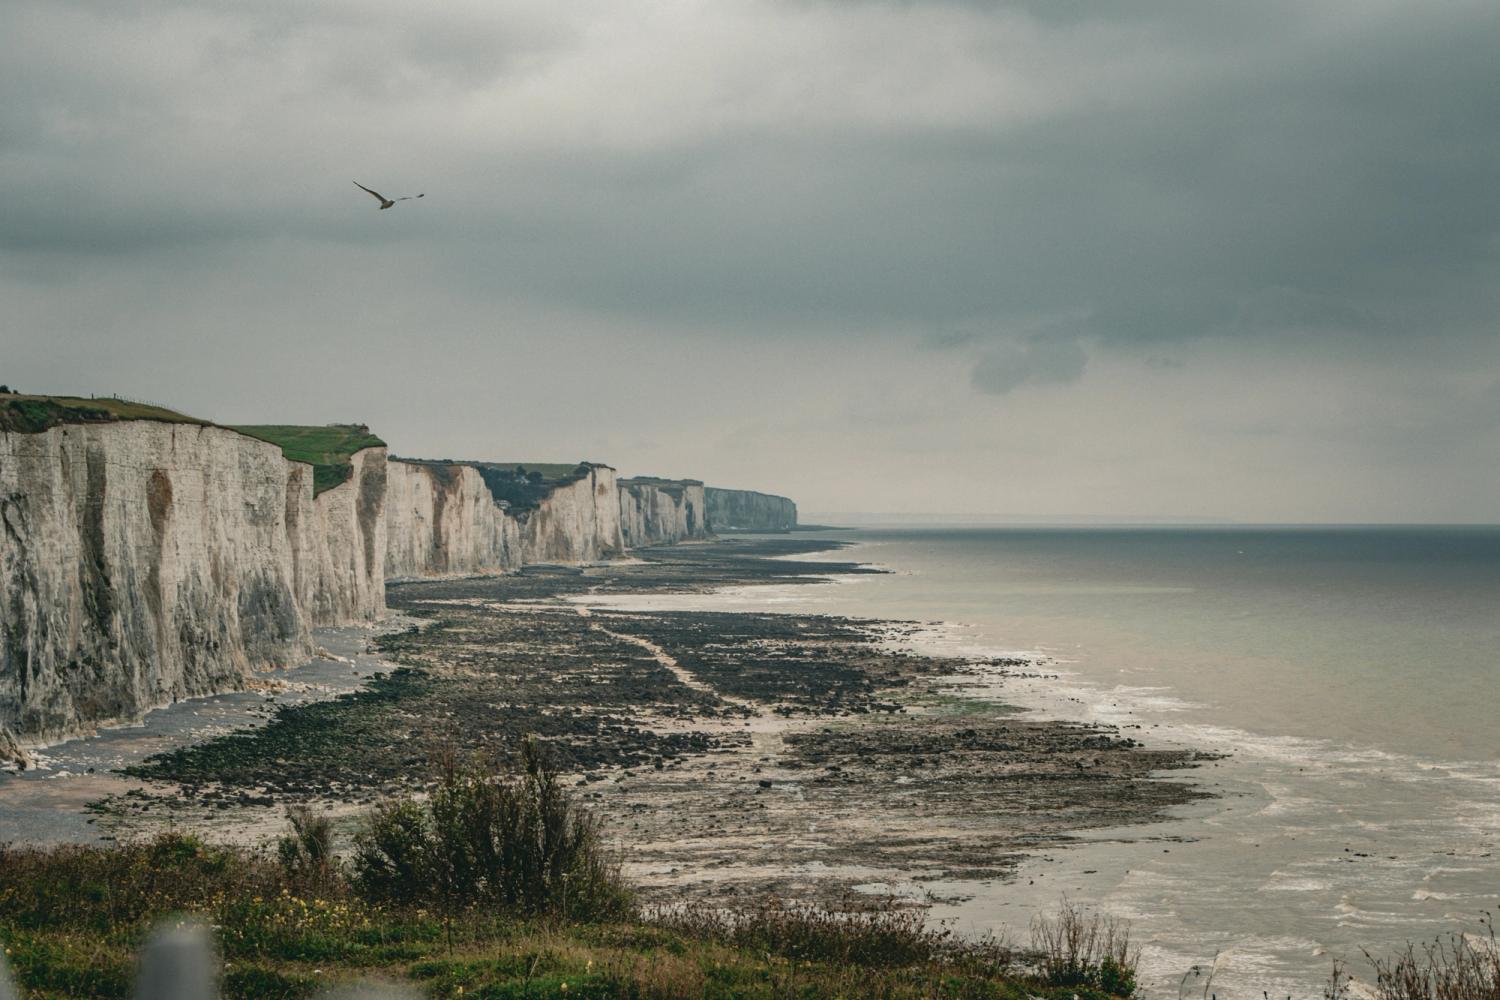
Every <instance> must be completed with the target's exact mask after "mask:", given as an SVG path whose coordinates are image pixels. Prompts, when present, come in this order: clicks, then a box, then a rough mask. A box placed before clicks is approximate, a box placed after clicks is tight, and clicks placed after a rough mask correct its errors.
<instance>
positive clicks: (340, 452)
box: [229, 424, 385, 495]
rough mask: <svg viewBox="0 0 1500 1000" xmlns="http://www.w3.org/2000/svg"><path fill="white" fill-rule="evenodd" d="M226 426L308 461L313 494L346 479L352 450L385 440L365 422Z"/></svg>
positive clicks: (379, 445)
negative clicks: (319, 424)
mask: <svg viewBox="0 0 1500 1000" xmlns="http://www.w3.org/2000/svg"><path fill="white" fill-rule="evenodd" d="M229 429H230V430H233V431H239V432H240V433H241V434H246V435H249V436H250V437H253V438H258V439H259V440H261V441H267V442H269V443H271V444H274V445H276V446H277V447H279V448H280V449H281V453H282V454H283V455H285V456H286V457H287V458H289V459H291V460H292V461H293V462H306V463H307V464H308V465H311V466H312V467H313V494H314V495H317V494H319V493H322V492H323V491H324V490H328V489H332V488H333V487H335V486H337V485H339V484H340V483H343V482H347V481H348V479H349V477H350V476H351V475H353V473H354V466H353V464H352V463H351V462H350V461H349V459H350V457H351V456H352V455H353V454H354V453H355V452H357V451H361V450H363V449H365V448H383V447H385V442H384V441H382V440H380V438H378V437H376V436H375V435H374V434H371V433H370V428H368V427H366V426H365V425H364V424H328V425H326V426H322V427H304V426H298V425H296V424H242V425H239V426H236V427H231V428H229Z"/></svg>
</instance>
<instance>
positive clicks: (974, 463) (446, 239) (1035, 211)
mask: <svg viewBox="0 0 1500 1000" xmlns="http://www.w3.org/2000/svg"><path fill="white" fill-rule="evenodd" d="M0 2H3V11H4V13H3V20H4V25H5V27H4V31H3V32H0V93H3V94H4V95H5V99H4V100H3V101H0V381H3V382H10V383H13V384H16V385H18V386H19V387H21V388H23V389H27V390H32V391H78V392H85V393H87V392H91V391H92V392H118V393H123V394H127V395H131V396H136V397H143V398H149V399H157V400H162V401H164V402H168V403H171V404H175V405H177V406H179V407H181V408H183V409H186V410H188V411H190V412H193V413H195V414H199V415H203V416H207V417H210V418H213V419H217V420H221V421H224V422H235V421H252V420H255V421H269V420H273V419H275V420H289V421H290V420H300V421H309V422H323V421H329V420H348V419H358V420H364V421H367V422H368V423H370V424H371V426H372V427H374V428H375V429H376V430H377V431H379V432H380V433H381V434H382V435H384V436H385V437H386V438H387V440H389V441H390V442H391V444H392V446H393V448H394V449H395V450H396V451H398V452H400V453H404V454H418V455H427V456H450V457H461V456H465V457H487V458H499V459H510V458H517V459H524V460H554V459H555V460H567V459H572V458H585V457H586V458H593V459H601V460H607V461H609V462H611V463H612V464H614V465H616V466H618V467H619V468H620V469H621V470H622V471H625V472H628V473H653V474H663V475H696V476H701V477H703V478H706V479H708V480H709V481H710V482H715V483H719V484H722V485H730V486H749V487H755V488H763V489H768V490H772V491H775V492H783V493H787V494H788V495H791V496H793V497H794V498H796V499H797V500H798V501H799V502H800V503H801V504H802V506H803V507H804V508H805V509H810V510H818V509H824V510H830V509H832V510H880V511H932V512H988V513H1013V514H1023V515H1067V516H1071V515H1078V514H1103V515H1113V516H1120V517H1155V516H1172V515H1192V516H1209V517H1226V518H1237V519H1246V520H1361V521H1364V520H1377V521H1386V520H1459V521H1496V520H1500V430H1497V429H1500V333H1497V327H1496V323H1497V315H1500V280H1497V279H1500V193H1497V192H1500V60H1497V59H1496V58H1495V53H1496V52H1497V51H1500V6H1496V5H1495V4H1493V3H1489V2H1484V3H1480V2H1475V3H1444V2H1438V3H1429V4H1412V3H1395V2H1389V0H1328V2H1322V3H1318V4H1307V3H1302V2H1290V0H1288V2H1250V3H1241V4H1232V5H1230V4H1203V3H1201V2H1197V0H1155V2H1151V0H1146V2H1140V3H1130V4H1110V3H1072V2H1066V0H1035V2H1028V3H1013V4H990V3H975V2H969V3H963V2H956V0H955V2H948V3H942V2H920V0H908V2H897V0H888V2H879V0H867V2H852V0H838V2H834V0H829V2H819V0H787V2H782V3H765V2H740V0H714V2H689V0H669V2H661V0H653V2H636V0H597V2H580V3H571V4H543V3H506V2H498V3H497V2H494V0H484V2H478V0H475V2H456V3H445V4H440V5H413V4H410V3H405V2H400V3H398V2H394V0H391V2H378V0H358V2H356V0H296V2H291V0H285V2H282V0H261V2H258V3H255V4H240V3H229V2H227V0H225V2H220V3H187V2H180V3H171V2H151V0H137V2H120V0H97V2H83V0H78V2H68V0H39V2H25V0H0ZM351 180H358V181H360V182H361V183H363V184H366V185H368V186H370V187H374V188H377V189H379V190H381V191H383V192H385V193H386V194H390V195H399V194H416V193H418V192H424V191H425V192H426V194H427V197H426V198H425V199H423V200H422V201H421V202H403V203H401V204H400V205H398V206H397V207H396V208H395V209H393V210H391V211H388V212H378V211H376V209H375V204H374V202H373V200H372V199H370V198H369V197H368V196H367V195H365V194H363V193H362V192H360V191H359V190H358V189H356V188H354V187H353V186H352V184H351V183H350V182H351Z"/></svg>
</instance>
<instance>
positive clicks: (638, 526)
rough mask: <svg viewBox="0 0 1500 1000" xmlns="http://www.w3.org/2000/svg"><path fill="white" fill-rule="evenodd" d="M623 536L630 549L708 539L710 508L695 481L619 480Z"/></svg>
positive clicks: (700, 487) (700, 484)
mask: <svg viewBox="0 0 1500 1000" xmlns="http://www.w3.org/2000/svg"><path fill="white" fill-rule="evenodd" d="M619 487H620V533H621V535H623V537H624V539H625V545H626V547H628V548H632V549H638V548H642V547H643V546H647V545H671V544H674V543H676V542H684V541H688V540H690V539H695V538H707V537H709V532H708V505H707V503H706V502H705V501H704V496H703V484H702V483H700V482H698V481H697V480H695V479H653V478H649V477H637V478H634V479H621V480H619Z"/></svg>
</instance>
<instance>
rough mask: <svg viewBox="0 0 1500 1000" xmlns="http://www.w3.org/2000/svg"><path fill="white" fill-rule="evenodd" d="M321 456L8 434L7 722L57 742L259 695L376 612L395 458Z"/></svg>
mask: <svg viewBox="0 0 1500 1000" xmlns="http://www.w3.org/2000/svg"><path fill="white" fill-rule="evenodd" d="M354 469H355V474H354V476H353V477H352V478H351V479H350V480H349V481H348V482H346V483H344V484H343V485H341V486H338V487H336V488H334V489H330V490H327V491H325V492H324V493H322V494H321V495H319V496H318V497H316V498H314V496H313V492H312V469H311V467H310V466H306V465H302V464H300V463H295V462H289V461H287V460H286V459H285V458H284V457H283V456H282V453H281V450H280V449H279V448H277V447H276V446H274V445H271V444H266V443H264V442H261V441H257V440H255V439H253V438H249V437H246V436H244V435H242V434H239V433H236V432H234V431H231V430H227V429H225V428H220V427H212V426H200V425H196V424H180V423H162V422H155V421H123V422H116V423H105V424H70V425H63V426H58V427H53V428H51V429H50V430H46V431H43V432H40V433H35V434H30V433H14V432H0V531H3V537H0V595H3V597H0V729H9V730H13V731H14V732H16V733H18V734H20V735H21V737H22V738H23V739H24V740H27V741H41V740H48V739H55V738H58V737H61V736H65V735H68V734H71V733H75V732H79V731H81V730H84V729H87V728H88V727H89V726H91V725H94V724H97V723H101V722H110V721H121V720H129V719H135V718H138V717H139V716H140V715H141V714H142V713H143V712H145V711H146V710H148V709H150V708H152V707H155V706H158V705H162V704H166V703H169V702H171V701H174V700H177V699H180V698H186V697H193V696H197V695H204V694H210V693H213V692H216V691H223V690H228V689H231V688H236V687H242V686H243V685H244V683H245V681H246V680H247V679H248V677H249V675H250V673H251V672H252V671H255V670H260V669H265V668H267V667H274V666H282V665H286V664H290V663H294V662H297V661H299V660H302V659H304V658H306V656H307V654H308V651H309V647H310V642H309V629H310V628H311V627H312V626H315V625H322V624H333V623H338V622H347V621H354V620H361V619H369V618H374V617H376V616H378V615H380V614H381V613H382V612H383V611H384V608H385V597H384V587H383V578H382V571H383V561H384V545H385V538H384V526H383V520H382V515H381V508H382V504H383V497H384V469H385V450H384V449H383V448H371V449H367V450H365V451H363V452H359V453H357V454H356V455H355V456H354Z"/></svg>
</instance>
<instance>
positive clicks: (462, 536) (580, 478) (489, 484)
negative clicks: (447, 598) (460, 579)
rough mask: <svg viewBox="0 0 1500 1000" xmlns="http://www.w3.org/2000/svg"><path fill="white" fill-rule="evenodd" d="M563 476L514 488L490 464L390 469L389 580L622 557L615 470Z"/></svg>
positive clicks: (586, 467)
mask: <svg viewBox="0 0 1500 1000" xmlns="http://www.w3.org/2000/svg"><path fill="white" fill-rule="evenodd" d="M567 470H568V471H566V472H562V473H560V474H557V475H556V476H555V477H554V478H552V479H546V478H544V477H541V476H540V475H538V477H537V478H536V480H535V481H534V482H528V481H526V480H524V479H521V480H520V482H521V483H522V484H523V485H522V486H519V487H517V486H515V485H514V484H515V482H516V480H515V477H511V476H507V477H504V478H503V479H501V478H498V477H497V476H496V475H495V473H496V471H497V469H496V466H495V465H493V464H492V463H482V462H448V461H425V460H414V459H395V460H393V461H391V462H390V463H389V464H388V465H387V476H388V480H389V485H388V500H387V503H388V513H387V521H386V561H385V573H386V576H387V577H388V578H393V579H394V578H401V577H412V576H444V575H453V574H469V573H497V572H504V571H507V570H513V569H517V568H519V567H521V566H525V565H529V564H532V563H549V562H562V563H576V562H595V561H598V560H601V559H610V558H614V557H616V556H618V555H620V553H622V552H623V551H624V549H625V543H624V540H623V538H622V536H621V534H620V508H619V503H618V501H617V500H616V499H615V489H616V487H615V470H614V469H612V468H610V467H609V466H607V465H599V464H596V463H592V462H582V463H580V464H578V465H577V466H569V467H567ZM505 471H507V472H508V471H509V470H505Z"/></svg>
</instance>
